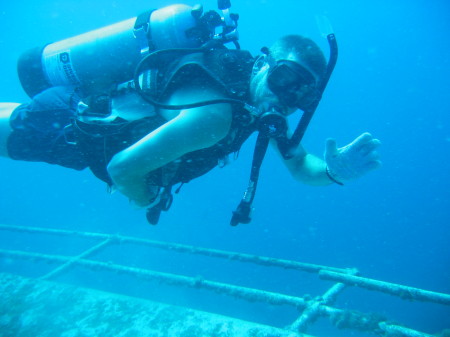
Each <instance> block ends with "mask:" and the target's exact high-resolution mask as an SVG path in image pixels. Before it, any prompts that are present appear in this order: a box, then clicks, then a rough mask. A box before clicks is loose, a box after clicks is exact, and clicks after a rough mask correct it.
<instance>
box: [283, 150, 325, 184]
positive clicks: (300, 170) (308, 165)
mask: <svg viewBox="0 0 450 337" xmlns="http://www.w3.org/2000/svg"><path fill="white" fill-rule="evenodd" d="M280 157H281V154H280ZM281 158H282V157H281ZM282 160H283V162H284V164H285V166H286V167H287V169H288V170H289V172H290V173H291V175H292V177H293V178H294V179H295V180H297V181H300V182H302V183H305V184H307V185H312V186H325V185H330V184H332V183H333V181H332V180H330V178H329V177H328V175H327V173H326V167H327V164H326V163H325V161H324V160H322V159H320V158H319V157H316V156H314V155H312V154H310V153H308V152H306V150H305V149H304V148H303V146H301V145H300V146H299V147H298V148H297V149H296V151H295V155H294V157H292V158H291V159H287V160H286V159H284V158H282Z"/></svg>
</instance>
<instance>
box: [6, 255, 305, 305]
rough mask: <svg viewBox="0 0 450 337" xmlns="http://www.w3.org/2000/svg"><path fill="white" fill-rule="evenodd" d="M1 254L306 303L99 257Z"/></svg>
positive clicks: (257, 298)
mask: <svg viewBox="0 0 450 337" xmlns="http://www.w3.org/2000/svg"><path fill="white" fill-rule="evenodd" d="M1 255H3V256H5V257H10V258H23V259H26V260H31V261H35V260H41V261H48V262H62V263H67V262H71V263H72V264H73V265H77V266H81V267H85V268H88V269H92V270H95V271H98V270H106V271H112V272H115V273H119V274H130V275H133V276H136V277H138V278H142V279H147V280H155V281H158V282H162V283H165V284H169V285H176V286H186V287H189V288H202V289H208V290H211V291H214V292H216V293H219V294H226V295H230V296H232V297H236V298H241V299H244V300H247V301H250V302H254V301H261V302H265V303H269V304H272V305H291V306H294V307H296V308H299V309H302V308H304V307H305V306H306V301H305V300H304V299H303V298H301V297H295V296H290V295H284V294H279V293H274V292H270V291H264V290H258V289H252V288H246V287H241V286H235V285H230V284H226V283H220V282H214V281H208V280H205V279H203V278H195V277H189V276H182V275H177V274H170V273H162V272H157V271H152V270H146V269H140V268H134V267H127V266H122V265H118V264H114V263H105V262H100V261H92V260H84V259H76V260H74V259H71V258H69V257H66V256H60V255H47V254H40V253H28V252H22V251H13V250H3V249H0V256H1Z"/></svg>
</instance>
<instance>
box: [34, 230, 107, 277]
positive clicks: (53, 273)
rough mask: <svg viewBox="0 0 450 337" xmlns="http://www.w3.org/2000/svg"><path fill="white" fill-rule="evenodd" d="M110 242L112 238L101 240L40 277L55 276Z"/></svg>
mask: <svg viewBox="0 0 450 337" xmlns="http://www.w3.org/2000/svg"><path fill="white" fill-rule="evenodd" d="M110 243H111V239H106V240H104V241H102V242H100V243H99V244H97V245H95V246H93V247H91V248H89V249H88V250H85V251H84V252H83V253H81V254H80V255H77V256H74V257H73V258H70V259H69V260H68V261H67V262H65V263H63V264H62V265H61V266H59V267H57V268H55V269H53V270H52V271H51V272H48V273H47V274H45V275H44V276H41V277H40V279H41V280H48V279H49V278H51V277H54V276H56V275H58V274H60V273H62V272H63V271H64V270H66V269H68V268H70V267H71V266H72V265H73V264H74V263H75V262H76V261H78V260H81V259H83V258H85V257H88V256H90V255H92V254H93V253H95V252H96V251H98V250H100V249H102V248H103V247H105V246H107V245H108V244H110Z"/></svg>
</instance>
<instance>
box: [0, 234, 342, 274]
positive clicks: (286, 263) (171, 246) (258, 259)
mask: <svg viewBox="0 0 450 337" xmlns="http://www.w3.org/2000/svg"><path fill="white" fill-rule="evenodd" d="M1 229H3V230H10V231H19V232H27V233H45V234H56V235H63V236H80V237H88V238H96V239H108V238H110V239H111V240H115V241H116V242H118V243H132V244H141V245H145V246H150V247H156V248H160V249H165V250H170V251H176V252H181V253H190V254H194V255H203V256H209V257H216V258H221V259H227V260H233V261H239V262H245V263H253V264H257V265H262V266H270V267H279V268H284V269H293V270H299V271H304V272H309V273H318V272H320V271H321V270H329V271H334V272H340V273H347V272H348V271H349V270H348V269H344V268H334V267H328V266H321V265H317V264H310V263H301V262H297V261H292V260H284V259H276V258H271V257H264V256H258V255H250V254H242V253H235V252H228V251H223V250H217V249H208V248H199V247H195V246H189V245H182V244H178V243H170V242H162V241H155V240H147V239H139V238H133V237H128V236H121V235H109V234H102V233H90V232H76V231H69V230H62V229H50V228H38V227H22V226H11V225H0V230H1Z"/></svg>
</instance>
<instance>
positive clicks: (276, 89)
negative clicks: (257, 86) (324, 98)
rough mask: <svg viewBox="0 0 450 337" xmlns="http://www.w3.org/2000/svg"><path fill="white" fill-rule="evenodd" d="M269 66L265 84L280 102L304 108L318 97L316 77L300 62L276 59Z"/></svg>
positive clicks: (288, 105) (292, 106)
mask: <svg viewBox="0 0 450 337" xmlns="http://www.w3.org/2000/svg"><path fill="white" fill-rule="evenodd" d="M269 59H270V57H269ZM269 66H270V68H269V72H268V75H267V84H268V86H269V89H270V90H271V91H272V92H273V93H274V94H275V95H276V96H277V97H278V99H279V100H280V103H281V104H283V105H285V106H287V107H290V108H300V109H304V108H305V107H306V106H308V105H309V104H311V103H312V102H313V101H314V100H316V99H317V98H318V91H317V89H316V87H317V80H316V77H315V76H314V75H313V74H312V73H311V71H309V70H308V69H307V68H306V67H304V66H302V65H301V64H300V63H297V62H295V61H291V60H278V61H276V62H275V61H272V62H270V61H269Z"/></svg>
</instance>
